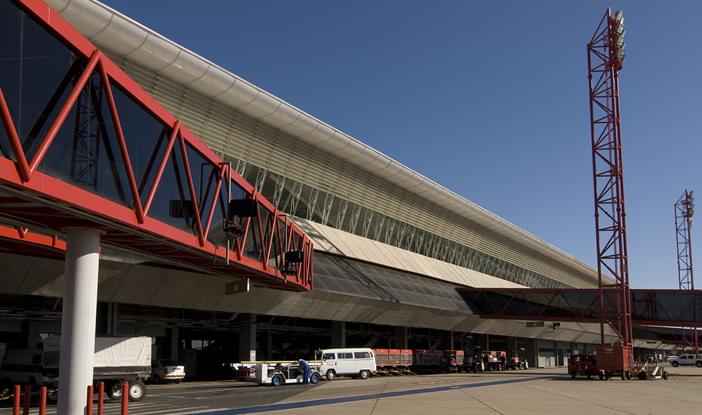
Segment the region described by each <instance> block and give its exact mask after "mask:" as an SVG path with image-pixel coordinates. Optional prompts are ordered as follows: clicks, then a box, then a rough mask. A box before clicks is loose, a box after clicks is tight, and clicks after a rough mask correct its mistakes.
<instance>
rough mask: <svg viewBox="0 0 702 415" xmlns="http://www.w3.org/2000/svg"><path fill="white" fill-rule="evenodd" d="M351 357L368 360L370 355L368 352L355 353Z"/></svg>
mask: <svg viewBox="0 0 702 415" xmlns="http://www.w3.org/2000/svg"><path fill="white" fill-rule="evenodd" d="M353 357H355V358H356V359H370V353H368V352H355V353H354V354H353Z"/></svg>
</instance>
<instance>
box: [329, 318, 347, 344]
mask: <svg viewBox="0 0 702 415" xmlns="http://www.w3.org/2000/svg"><path fill="white" fill-rule="evenodd" d="M331 346H332V347H346V322H345V321H332V322H331Z"/></svg>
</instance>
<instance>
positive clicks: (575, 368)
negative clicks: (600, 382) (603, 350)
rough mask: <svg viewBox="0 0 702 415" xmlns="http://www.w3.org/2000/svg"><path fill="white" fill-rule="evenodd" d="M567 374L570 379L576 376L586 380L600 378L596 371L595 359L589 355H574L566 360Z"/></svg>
mask: <svg viewBox="0 0 702 415" xmlns="http://www.w3.org/2000/svg"><path fill="white" fill-rule="evenodd" d="M568 374H569V375H570V377H571V378H575V377H576V376H586V377H587V378H588V379H590V378H592V377H593V376H600V372H599V370H597V359H596V358H595V356H593V355H589V354H574V355H571V356H570V357H569V358H568Z"/></svg>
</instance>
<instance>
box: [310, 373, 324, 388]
mask: <svg viewBox="0 0 702 415" xmlns="http://www.w3.org/2000/svg"><path fill="white" fill-rule="evenodd" d="M320 379H321V376H320V375H319V373H317V372H313V373H312V374H311V375H310V383H311V384H313V385H316V384H318V383H319V380H320Z"/></svg>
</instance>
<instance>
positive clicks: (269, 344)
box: [266, 330, 273, 360]
mask: <svg viewBox="0 0 702 415" xmlns="http://www.w3.org/2000/svg"><path fill="white" fill-rule="evenodd" d="M266 359H268V360H273V333H271V332H270V330H269V331H267V332H266Z"/></svg>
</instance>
